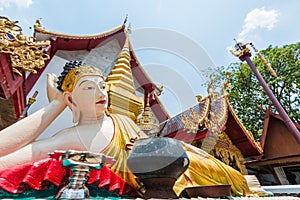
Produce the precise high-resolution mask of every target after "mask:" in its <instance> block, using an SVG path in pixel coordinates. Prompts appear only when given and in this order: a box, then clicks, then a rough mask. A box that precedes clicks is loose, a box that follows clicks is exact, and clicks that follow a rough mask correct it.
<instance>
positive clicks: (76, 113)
mask: <svg viewBox="0 0 300 200" xmlns="http://www.w3.org/2000/svg"><path fill="white" fill-rule="evenodd" d="M64 100H65V102H66V104H67V106H68V107H69V108H70V109H71V110H72V113H73V122H74V123H77V122H78V121H79V117H80V111H79V109H78V107H77V106H76V104H75V103H74V102H73V97H72V93H71V92H67V91H66V92H64Z"/></svg>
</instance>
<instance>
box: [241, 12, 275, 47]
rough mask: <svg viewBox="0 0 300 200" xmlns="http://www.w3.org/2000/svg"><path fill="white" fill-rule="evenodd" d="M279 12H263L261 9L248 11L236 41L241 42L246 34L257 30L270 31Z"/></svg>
mask: <svg viewBox="0 0 300 200" xmlns="http://www.w3.org/2000/svg"><path fill="white" fill-rule="evenodd" d="M278 16H279V12H278V11H276V10H265V8H264V7H262V8H255V9H254V10H252V11H250V12H249V13H248V14H247V16H246V19H245V20H244V22H245V24H244V25H243V30H242V31H241V32H240V33H239V38H238V41H241V40H243V39H244V38H245V37H246V36H247V34H248V33H250V32H251V31H254V30H255V29H257V28H265V29H267V30H272V29H273V28H274V25H275V24H276V22H277V21H278Z"/></svg>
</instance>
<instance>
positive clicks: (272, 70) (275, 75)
mask: <svg viewBox="0 0 300 200" xmlns="http://www.w3.org/2000/svg"><path fill="white" fill-rule="evenodd" d="M250 46H251V47H252V48H253V50H254V51H255V52H256V53H257V55H258V57H259V59H260V60H261V61H262V62H263V63H264V65H265V66H266V68H267V69H268V70H269V72H270V73H271V74H272V76H274V77H275V78H277V74H276V72H275V71H274V69H273V68H272V67H271V65H270V63H269V62H268V61H267V60H266V58H265V57H264V56H263V55H262V54H261V53H260V52H259V51H258V50H257V49H256V48H255V46H254V44H253V43H250Z"/></svg>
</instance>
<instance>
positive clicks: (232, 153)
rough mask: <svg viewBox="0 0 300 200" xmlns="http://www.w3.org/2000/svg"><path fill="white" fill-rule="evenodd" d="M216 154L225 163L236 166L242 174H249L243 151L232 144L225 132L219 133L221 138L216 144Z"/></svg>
mask: <svg viewBox="0 0 300 200" xmlns="http://www.w3.org/2000/svg"><path fill="white" fill-rule="evenodd" d="M214 154H215V155H214V156H215V157H217V158H219V159H222V161H223V162H224V163H225V164H227V165H229V166H231V167H233V168H235V169H236V170H238V171H240V172H241V173H242V174H247V170H246V167H245V165H244V162H245V160H244V157H243V155H242V153H241V151H240V150H239V149H238V148H237V147H236V146H235V145H233V144H232V142H231V140H230V139H229V137H228V136H227V134H226V133H225V132H222V133H220V134H219V140H218V143H217V144H216V146H215V149H214Z"/></svg>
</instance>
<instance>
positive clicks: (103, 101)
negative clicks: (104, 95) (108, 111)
mask: <svg viewBox="0 0 300 200" xmlns="http://www.w3.org/2000/svg"><path fill="white" fill-rule="evenodd" d="M96 104H106V100H100V101H97V102H96Z"/></svg>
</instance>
